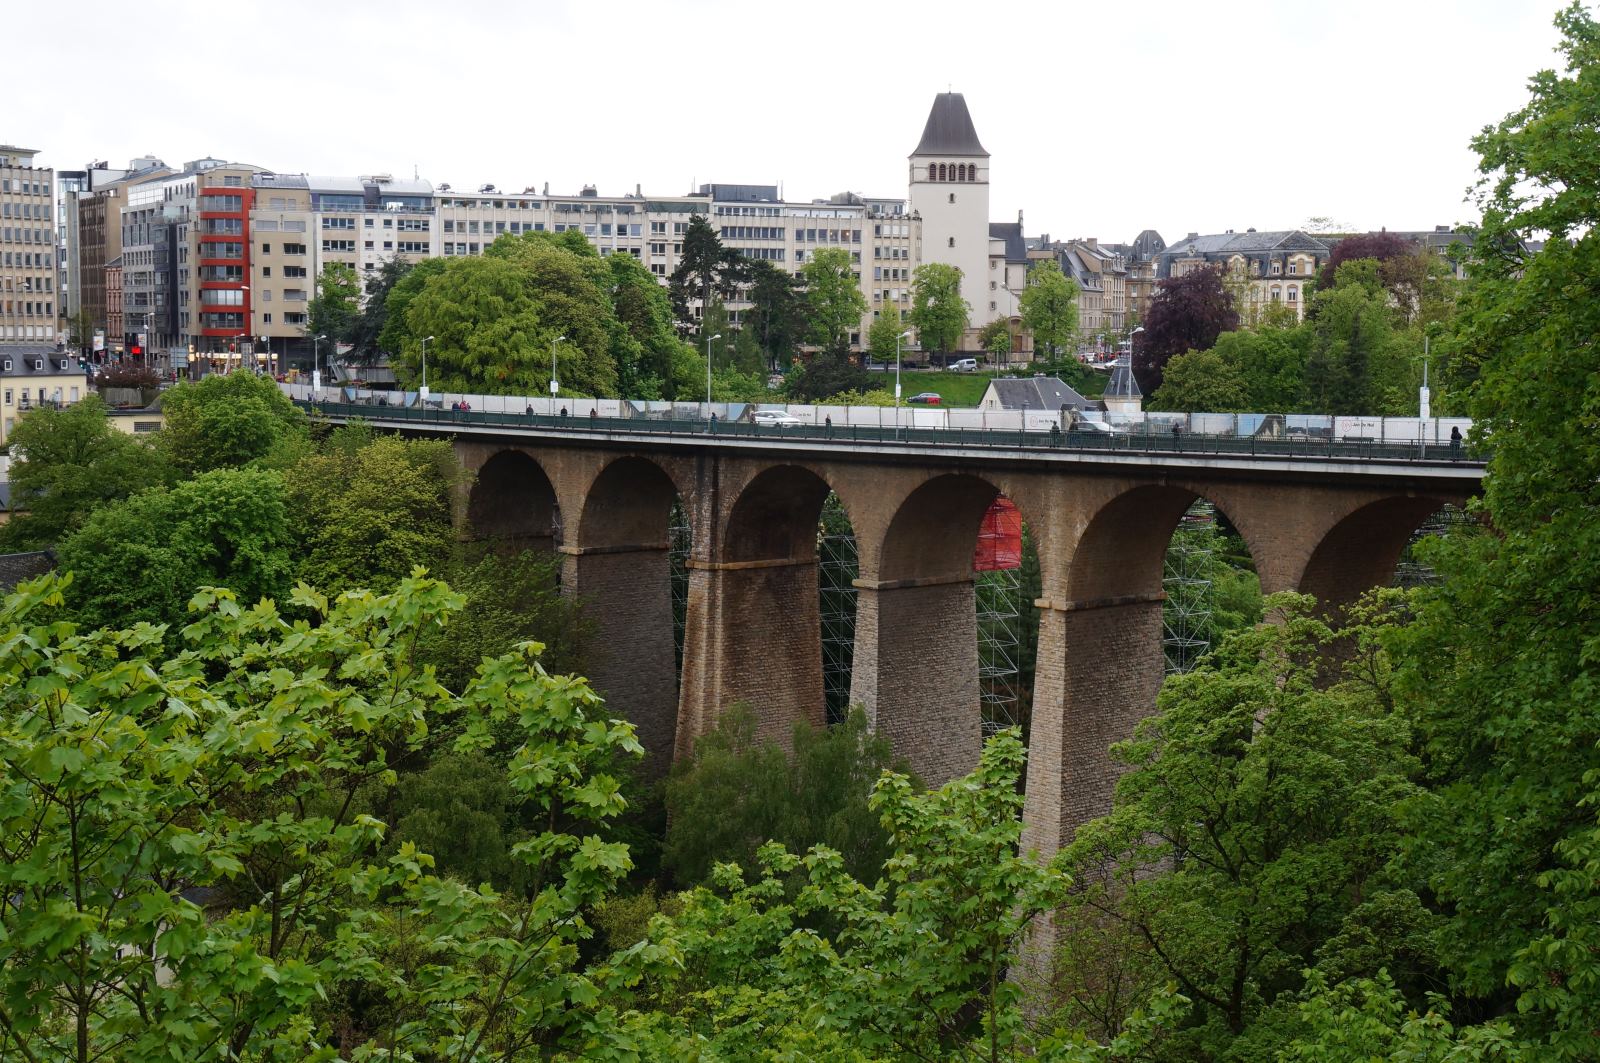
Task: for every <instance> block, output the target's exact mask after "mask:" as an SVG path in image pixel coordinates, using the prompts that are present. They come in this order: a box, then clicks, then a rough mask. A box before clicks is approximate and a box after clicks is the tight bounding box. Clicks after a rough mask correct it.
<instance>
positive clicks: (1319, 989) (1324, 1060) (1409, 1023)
mask: <svg viewBox="0 0 1600 1063" xmlns="http://www.w3.org/2000/svg"><path fill="white" fill-rule="evenodd" d="M1449 1011H1450V1007H1449V1002H1448V1001H1447V1000H1446V999H1445V998H1444V997H1443V996H1441V995H1438V994H1429V997H1428V1010H1427V1012H1426V1013H1425V1014H1421V1015H1419V1014H1417V1012H1416V1010H1415V1009H1414V1008H1412V1007H1411V1005H1410V1002H1408V1001H1407V1000H1406V998H1405V997H1404V996H1402V995H1401V994H1400V992H1399V991H1398V990H1397V989H1396V988H1395V985H1394V981H1393V980H1392V979H1391V978H1390V977H1389V975H1388V973H1387V972H1382V971H1380V972H1379V973H1378V975H1377V977H1375V978H1358V979H1356V980H1354V981H1351V982H1345V983H1342V984H1338V985H1332V986H1330V985H1329V984H1328V979H1327V977H1326V976H1325V975H1323V974H1322V973H1321V972H1317V971H1313V972H1312V974H1311V977H1310V978H1309V979H1308V980H1307V984H1306V1000H1305V1002H1304V1003H1303V1004H1301V1005H1300V1014H1299V1018H1300V1021H1301V1023H1302V1024H1303V1025H1304V1026H1305V1027H1306V1033H1305V1035H1304V1036H1303V1037H1301V1038H1300V1039H1298V1040H1296V1041H1295V1042H1294V1043H1293V1044H1292V1045H1290V1046H1289V1052H1288V1054H1287V1055H1286V1056H1285V1057H1284V1058H1287V1059H1291V1060H1299V1061H1303V1063H1346V1061H1348V1060H1367V1059H1372V1060H1377V1059H1397V1060H1398V1059H1403V1060H1417V1061H1419V1063H1534V1061H1535V1060H1537V1059H1540V1058H1542V1057H1541V1056H1540V1055H1539V1054H1538V1053H1537V1051H1536V1050H1534V1049H1531V1048H1529V1047H1528V1046H1527V1045H1524V1044H1519V1043H1518V1042H1517V1041H1516V1040H1515V1038H1514V1037H1513V1036H1512V1033H1511V1028H1510V1026H1509V1025H1508V1024H1507V1023H1505V1022H1503V1021H1500V1022H1488V1023H1483V1024H1480V1025H1477V1026H1467V1027H1463V1028H1459V1029H1458V1028H1457V1027H1455V1026H1453V1025H1452V1024H1451V1023H1450V1022H1449V1021H1447V1019H1446V1018H1445V1016H1446V1015H1448V1014H1449Z"/></svg>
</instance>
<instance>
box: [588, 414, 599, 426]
mask: <svg viewBox="0 0 1600 1063" xmlns="http://www.w3.org/2000/svg"><path fill="white" fill-rule="evenodd" d="M599 425H600V411H599V410H590V411H589V427H590V428H597V427H599Z"/></svg>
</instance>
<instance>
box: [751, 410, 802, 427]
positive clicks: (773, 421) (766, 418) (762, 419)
mask: <svg viewBox="0 0 1600 1063" xmlns="http://www.w3.org/2000/svg"><path fill="white" fill-rule="evenodd" d="M750 420H751V421H753V422H754V423H756V424H764V425H771V426H772V427H774V428H798V427H800V425H801V424H802V423H803V422H802V421H801V420H800V418H798V417H796V416H795V415H794V414H792V413H790V412H789V411H788V410H757V411H756V412H755V413H752V414H751V415H750Z"/></svg>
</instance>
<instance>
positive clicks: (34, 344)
mask: <svg viewBox="0 0 1600 1063" xmlns="http://www.w3.org/2000/svg"><path fill="white" fill-rule="evenodd" d="M38 154H39V153H38V152H37V151H35V150H33V149H31V148H18V147H12V146H10V145H3V144H0V345H27V346H28V347H29V348H30V349H32V350H36V351H48V350H51V349H53V348H54V347H55V346H56V342H57V339H58V336H59V332H60V328H59V318H60V314H61V305H60V300H59V279H58V276H57V262H56V257H57V256H56V234H55V171H54V170H52V169H51V168H49V167H48V166H36V165H35V164H34V160H35V158H36V157H37V155H38Z"/></svg>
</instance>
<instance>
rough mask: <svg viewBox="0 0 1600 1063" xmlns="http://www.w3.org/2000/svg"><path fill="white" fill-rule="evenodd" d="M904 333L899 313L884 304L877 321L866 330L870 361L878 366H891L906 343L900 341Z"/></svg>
mask: <svg viewBox="0 0 1600 1063" xmlns="http://www.w3.org/2000/svg"><path fill="white" fill-rule="evenodd" d="M906 331H907V329H906V325H905V322H903V321H901V320H900V311H899V310H898V309H896V308H895V307H893V306H890V305H888V304H887V303H885V304H884V307H883V309H882V310H881V311H880V312H879V313H878V317H877V319H876V320H875V321H873V322H872V326H871V327H870V328H868V329H867V350H868V351H870V352H871V353H872V360H873V361H874V362H876V363H878V364H879V365H893V364H894V359H895V354H896V352H898V351H901V350H903V345H904V344H905V343H906V342H907V341H905V340H902V339H900V336H901V335H903V334H904V333H905V332H906Z"/></svg>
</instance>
